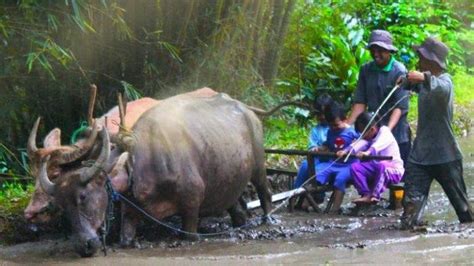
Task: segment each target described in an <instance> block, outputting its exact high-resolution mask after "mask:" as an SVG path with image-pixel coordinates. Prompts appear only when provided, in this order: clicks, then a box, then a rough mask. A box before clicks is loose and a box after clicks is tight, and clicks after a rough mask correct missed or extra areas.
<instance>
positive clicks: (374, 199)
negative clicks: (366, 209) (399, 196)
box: [370, 197, 380, 203]
mask: <svg viewBox="0 0 474 266" xmlns="http://www.w3.org/2000/svg"><path fill="white" fill-rule="evenodd" d="M379 201H380V199H379V198H376V197H371V198H370V203H377V202H379Z"/></svg>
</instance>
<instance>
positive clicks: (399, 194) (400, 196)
mask: <svg viewBox="0 0 474 266" xmlns="http://www.w3.org/2000/svg"><path fill="white" fill-rule="evenodd" d="M393 194H394V196H395V200H397V201H398V200H402V199H403V194H404V191H403V189H400V190H395V191H394V192H393Z"/></svg>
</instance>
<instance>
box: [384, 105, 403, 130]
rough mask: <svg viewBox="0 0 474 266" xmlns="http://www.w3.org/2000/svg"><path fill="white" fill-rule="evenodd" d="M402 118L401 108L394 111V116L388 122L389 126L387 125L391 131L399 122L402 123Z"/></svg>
mask: <svg viewBox="0 0 474 266" xmlns="http://www.w3.org/2000/svg"><path fill="white" fill-rule="evenodd" d="M401 116H402V110H401V109H400V108H395V109H393V111H392V114H391V115H390V120H389V121H388V124H387V126H388V128H390V130H393V128H395V126H396V125H397V123H398V121H400V117H401Z"/></svg>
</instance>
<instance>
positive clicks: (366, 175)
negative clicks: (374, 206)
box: [346, 126, 405, 198]
mask: <svg viewBox="0 0 474 266" xmlns="http://www.w3.org/2000/svg"><path fill="white" fill-rule="evenodd" d="M351 148H352V153H357V152H359V151H370V154H371V155H380V156H392V158H393V159H392V160H391V161H369V162H356V163H353V164H352V165H351V175H352V177H353V178H354V186H355V187H356V189H357V191H358V192H359V194H360V195H362V196H368V195H369V196H373V197H376V198H380V194H382V192H384V191H385V189H387V187H388V186H389V185H390V184H396V183H398V182H400V180H401V179H402V177H403V173H404V172H405V169H404V168H403V161H402V159H401V157H400V150H399V148H398V144H397V141H396V140H395V137H394V136H393V134H392V132H391V131H390V128H388V127H386V126H382V127H380V129H379V132H378V133H377V135H376V136H375V137H374V138H373V139H372V140H371V141H366V140H360V141H358V142H355V143H353V144H352V145H351V147H350V148H347V149H346V150H349V149H351Z"/></svg>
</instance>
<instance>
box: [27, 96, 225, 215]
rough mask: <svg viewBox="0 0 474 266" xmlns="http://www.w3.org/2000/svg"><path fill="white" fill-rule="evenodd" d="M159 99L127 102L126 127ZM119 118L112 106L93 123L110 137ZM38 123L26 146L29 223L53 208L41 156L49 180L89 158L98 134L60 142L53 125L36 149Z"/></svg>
mask: <svg viewBox="0 0 474 266" xmlns="http://www.w3.org/2000/svg"><path fill="white" fill-rule="evenodd" d="M186 94H187V95H191V96H193V97H210V96H213V95H216V94H217V92H215V91H214V90H212V89H210V88H206V87H204V88H201V89H198V90H194V91H191V92H188V93H186ZM159 102H160V101H159V100H156V99H152V98H147V97H145V98H141V99H138V100H135V101H131V102H129V103H128V104H127V107H126V113H127V115H126V116H125V121H124V122H125V126H126V127H128V128H131V127H132V126H133V125H134V124H135V122H136V121H137V120H138V118H139V117H140V116H141V115H142V114H143V113H144V112H145V111H147V110H148V109H150V108H152V107H154V106H155V105H157V104H158V103H159ZM106 118H107V122H106ZM119 121H120V116H119V110H118V107H117V106H115V107H114V108H112V109H111V110H110V111H108V112H107V113H106V114H104V115H103V116H101V117H100V118H98V119H97V120H96V124H97V125H98V126H102V127H106V129H107V131H108V133H109V135H110V137H111V138H112V139H114V138H115V136H116V135H117V133H118V131H119V126H118V123H119ZM38 124H39V120H37V121H36V123H35V125H34V126H33V129H32V130H31V133H30V137H29V140H28V145H27V152H28V157H29V159H30V162H29V165H30V172H31V174H32V176H33V177H34V178H35V190H34V192H33V194H32V196H31V199H30V202H29V203H28V206H27V207H26V209H25V210H24V217H25V219H26V220H27V221H28V222H31V223H47V222H49V221H50V220H51V216H52V214H53V213H52V212H51V211H50V210H51V209H52V208H51V207H54V206H53V205H52V204H51V199H50V196H48V194H47V193H45V192H44V191H43V189H42V188H41V187H40V185H39V181H38V176H39V173H38V169H39V165H40V162H41V159H42V158H44V157H46V156H48V155H49V156H50V160H49V161H48V167H47V172H48V176H49V177H50V178H51V180H54V179H55V178H56V177H57V176H60V175H63V174H64V173H66V172H67V171H70V170H71V165H72V166H74V163H75V162H80V161H81V159H84V158H85V157H88V155H90V154H91V153H92V152H91V150H93V146H92V144H95V143H96V142H95V137H96V136H97V134H96V133H97V132H93V133H91V134H90V135H89V137H88V139H87V140H84V139H82V140H79V141H78V142H76V143H75V144H74V145H61V130H59V129H58V128H55V129H53V130H51V132H50V133H49V134H48V135H47V136H46V137H45V139H44V141H43V143H44V147H43V148H38V147H37V145H36V134H37V130H38Z"/></svg>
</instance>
